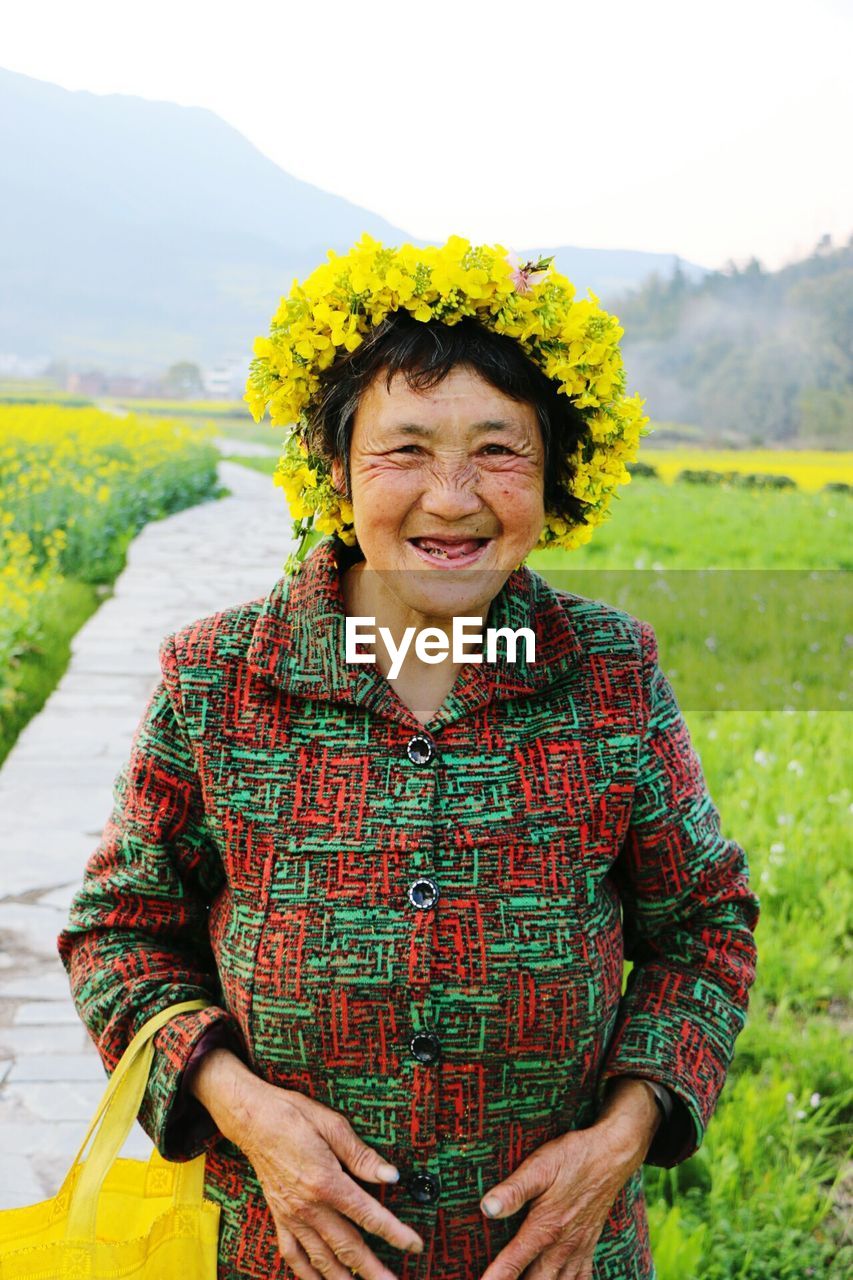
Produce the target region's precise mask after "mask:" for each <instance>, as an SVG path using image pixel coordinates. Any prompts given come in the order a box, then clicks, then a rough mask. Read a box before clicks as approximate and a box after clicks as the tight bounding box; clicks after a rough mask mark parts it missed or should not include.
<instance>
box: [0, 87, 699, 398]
mask: <svg viewBox="0 0 853 1280" xmlns="http://www.w3.org/2000/svg"><path fill="white" fill-rule="evenodd" d="M0 154H2V165H0V278H2V281H3V288H2V291H0V353H2V352H12V353H16V354H18V355H21V356H35V355H39V354H45V355H47V356H52V357H54V358H57V359H64V360H67V361H69V362H71V363H76V364H80V363H83V362H91V363H93V364H96V365H99V366H100V367H102V368H104V369H119V368H130V369H134V370H135V371H137V372H140V373H143V372H154V371H156V370H157V369H161V368H163V367H164V366H165V365H167V364H169V363H171V362H172V361H175V360H180V359H189V360H194V361H196V362H198V363H202V364H209V363H213V362H216V361H217V360H219V359H221V358H222V357H223V356H227V355H233V354H234V353H240V352H242V351H246V353H247V355H248V354H250V351H251V341H252V338H253V337H254V335H255V334H256V333H261V332H266V328H267V325H268V323H269V317H270V315H271V314H272V311H273V309H274V307H275V305H276V302H277V300H278V298H279V296H280V295H281V294H282V293H286V292H287V291H288V290H289V288H290V285H291V282H292V279H293V277H294V276H301V275H303V274H305V273H306V272H307V271H309V270H310V269H311V268H312V267H314V266H315V265H316V264H317V263H318V262H320V261H322V260H323V259H324V257H325V254H326V250H327V249H329V248H335V249H337V250H339V251H344V250H346V249H347V248H349V246H350V245H352V244H353V243H354V242H355V241H356V240H357V239H358V237H359V236H360V235H361V233H362V231H369V232H370V233H371V234H372V235H375V236H377V237H379V238H380V239H382V240H385V241H386V242H389V243H395V242H399V241H401V240H404V239H406V240H411V239H412V237H411V236H410V235H408V234H407V233H406V232H405V231H403V230H401V229H400V228H398V227H394V226H392V225H391V224H390V223H388V222H387V221H386V220H385V219H383V218H381V217H380V216H379V215H378V214H376V213H371V212H369V211H367V210H365V209H361V208H359V207H358V206H356V205H354V204H351V203H350V202H349V201H347V200H344V199H342V198H341V197H339V196H335V195H331V194H329V193H328V192H326V191H321V190H320V189H319V188H318V187H314V186H311V185H310V184H309V183H306V182H301V181H299V180H298V179H296V178H294V177H292V176H291V175H290V174H288V173H285V172H284V171H283V170H282V169H280V168H279V167H278V166H277V165H276V164H274V163H273V162H272V161H271V160H269V159H268V158H267V157H266V156H264V155H263V154H262V153H261V152H260V151H258V150H257V148H256V147H254V146H253V145H252V144H251V143H250V142H248V141H247V139H246V138H244V137H243V136H242V134H240V133H238V132H237V130H236V129H233V128H232V127H231V126H230V125H228V124H226V123H225V122H224V121H223V120H221V119H220V118H219V117H218V116H217V115H215V114H214V113H213V112H211V111H207V110H203V109H201V108H194V107H193V108H191V107H181V106H177V105H176V104H174V103H168V102H153V101H149V100H147V99H144V98H137V97H129V96H125V95H119V94H110V95H97V94H92V93H86V92H73V93H72V92H69V91H68V90H66V89H62V88H60V87H59V86H57V85H53V84H47V83H45V82H43V81H40V80H34V79H32V78H30V77H29V76H23V75H19V74H17V73H16V72H12V71H6V70H2V69H0ZM460 233H461V234H464V229H462V228H460ZM421 243H423V242H421ZM522 252H523V251H522ZM530 252H531V254H532V253H536V254H539V253H542V252H549V253H550V252H553V253H555V254H556V258H557V265H558V266H559V268H560V270H562V271H564V272H565V273H566V274H567V275H568V276H569V277H570V278H571V279H572V280H573V281H574V283H575V284H576V286H577V287H578V290H579V292H581V293H582V294H585V293H586V289H587V287H591V288H592V289H593V290H594V291H595V292H596V294H598V295H599V297H601V298H602V299H603V300H605V301H606V300H607V298H608V297H609V296H611V295H613V294H614V293H616V292H621V291H623V290H626V289H631V288H634V287H636V286H637V285H638V284H639V283H640V282H641V281H642V280H644V279H645V278H647V277H648V276H649V275H650V273H651V272H653V271H657V272H658V273H659V274H660V275H663V276H668V275H670V274H671V273H672V270H673V267H674V264H675V261H676V260H675V258H674V257H673V256H672V255H665V254H650V253H641V252H634V251H631V250H625V251H615V250H596V249H574V248H557V249H556V250H554V249H545V248H537V249H534V250H531V251H530ZM682 269H683V270H684V272H685V273H686V274H687V275H688V277H690V278H693V277H696V276H701V275H702V274H703V272H704V268H702V267H697V266H694V265H693V264H689V263H688V264H682Z"/></svg>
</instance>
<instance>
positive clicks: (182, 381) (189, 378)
mask: <svg viewBox="0 0 853 1280" xmlns="http://www.w3.org/2000/svg"><path fill="white" fill-rule="evenodd" d="M163 390H164V392H165V393H166V395H167V396H174V397H176V398H177V399H180V400H190V399H192V397H193V396H200V395H201V394H202V393H203V392H204V383H203V381H202V377H201V370H200V369H199V367H198V365H197V364H193V363H192V362H191V361H190V360H179V361H178V363H177V364H173V365H171V366H170V368H169V369H167V371H166V376H165V377H164V379H163Z"/></svg>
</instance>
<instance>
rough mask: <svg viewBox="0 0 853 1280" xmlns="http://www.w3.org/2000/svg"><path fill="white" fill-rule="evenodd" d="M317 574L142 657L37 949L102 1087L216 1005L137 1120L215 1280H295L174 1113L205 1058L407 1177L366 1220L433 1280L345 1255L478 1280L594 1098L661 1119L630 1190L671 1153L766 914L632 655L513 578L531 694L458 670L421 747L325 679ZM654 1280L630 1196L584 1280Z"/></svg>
mask: <svg viewBox="0 0 853 1280" xmlns="http://www.w3.org/2000/svg"><path fill="white" fill-rule="evenodd" d="M338 547H339V544H336V543H334V542H332V541H326V542H323V543H321V544H320V546H319V547H318V548H317V549H316V550H315V551H314V552H313V553H312V555H311V556H310V557H309V558H308V559H307V560H306V562H305V564H304V565H303V566H302V569H301V571H300V572H299V573H297V575H296V576H295V577H294V578H292V579H291V578H289V577H287V576H284V577H282V578H280V579H279V580H278V581H277V582H276V583H275V585H274V586H273V588H272V590H271V591H270V593H269V594H268V595H267V596H266V597H262V598H260V599H256V600H252V601H249V602H247V603H245V604H241V605H238V606H235V607H233V608H229V609H225V610H223V611H221V612H219V613H216V614H213V615H211V616H209V617H205V618H201V619H199V620H197V621H195V622H192V623H190V624H189V625H187V626H185V627H183V628H182V629H180V630H178V631H177V632H176V633H175V634H174V635H169V636H167V637H166V638H165V639H164V641H163V642H162V645H161V649H160V662H161V673H162V677H161V679H160V681H159V683H158V684H157V687H156V689H155V690H154V692H153V694H152V696H151V698H150V700H149V702H148V705H147V707H146V708H145V711H144V713H143V715H142V719H141V722H140V724H139V726H138V728H137V731H136V734H135V736H134V740H133V745H132V749H131V752H130V756H129V760H128V762H127V763H126V765H125V767H124V768H123V769H122V770H121V771H120V773H119V774H118V776H117V778H116V781H115V784H114V788H113V796H114V804H113V808H112V812H111V814H110V816H109V818H108V820H107V822H106V825H105V828H104V832H103V835H102V837H101V840H100V842H99V844H98V846H97V848H96V849H95V851H94V852H93V854H92V856H91V858H90V860H89V863H88V865H87V867H86V871H85V878H84V881H83V884H82V887H81V889H80V890H79V892H78V893H77V895H76V897H75V899H74V902H73V904H72V907H71V911H70V917H69V920H68V924H67V926H66V928H65V929H64V930H63V932H62V934H61V935H60V938H59V949H60V954H61V957H62V960H63V963H64V964H65V966H66V968H67V971H68V974H69V976H70V980H71V987H72V992H73V997H74V1000H75V1002H76V1006H77V1009H78V1010H79V1013H80V1016H81V1018H82V1019H83V1021H84V1022H85V1024H86V1026H87V1027H88V1029H89V1031H90V1034H91V1035H92V1037H93V1038H94V1040H95V1042H96V1044H97V1046H98V1049H99V1051H100V1053H101V1056H102V1058H103V1061H104V1064H105V1066H106V1068H107V1069H108V1070H112V1069H113V1068H114V1067H115V1064H116V1062H117V1061H118V1059H119V1057H120V1055H121V1053H122V1051H123V1050H124V1048H125V1046H126V1045H127V1044H128V1042H129V1040H130V1039H131V1037H132V1035H133V1034H134V1032H135V1030H137V1029H138V1028H139V1027H140V1026H141V1025H142V1023H143V1022H144V1021H145V1020H146V1019H147V1018H148V1017H150V1016H151V1014H153V1013H155V1012H157V1011H158V1010H159V1009H161V1008H163V1007H165V1006H167V1005H169V1004H172V1003H174V1002H177V1001H180V1000H187V999H191V998H195V997H199V996H203V997H206V998H207V999H209V1000H210V1002H211V1004H210V1006H209V1008H207V1009H205V1010H203V1011H202V1012H200V1013H192V1014H185V1015H183V1016H181V1017H178V1018H176V1019H174V1020H173V1021H172V1022H171V1023H170V1024H168V1025H167V1027H166V1028H164V1029H163V1030H162V1031H161V1032H160V1033H159V1035H158V1037H157V1040H156V1042H155V1044H156V1053H155V1060H154V1067H153V1069H152V1074H151V1078H150V1081H149V1086H148V1090H147V1093H146V1097H145V1101H144V1104H143V1109H142V1112H141V1117H140V1118H141V1120H142V1123H143V1125H144V1127H145V1128H146V1130H147V1132H148V1133H149V1134H150V1135H151V1137H152V1139H153V1140H154V1142H155V1143H156V1145H157V1147H158V1148H159V1150H160V1151H161V1152H162V1153H163V1154H164V1155H165V1156H167V1157H169V1158H172V1159H177V1160H181V1159H188V1158H190V1157H192V1156H194V1155H196V1154H198V1153H199V1152H200V1151H202V1150H203V1151H205V1152H206V1153H207V1161H206V1186H207V1194H208V1195H209V1196H210V1197H211V1198H213V1199H215V1200H217V1201H218V1202H219V1203H220V1205H221V1208H222V1215H221V1237H220V1277H221V1278H222V1280H237V1278H238V1277H240V1278H242V1277H257V1278H258V1280H283V1278H289V1277H291V1276H292V1274H293V1273H292V1272H291V1271H290V1269H289V1268H288V1267H287V1265H286V1264H285V1263H284V1262H283V1260H282V1259H281V1258H280V1256H279V1254H278V1251H277V1248H276V1238H275V1231H274V1228H273V1224H272V1218H271V1215H270V1212H269V1210H268V1208H267V1206H266V1202H265V1200H264V1197H263V1193H262V1191H261V1188H260V1186H259V1184H258V1181H257V1178H256V1177H255V1175H254V1172H253V1170H252V1168H251V1166H250V1165H249V1163H248V1161H247V1160H246V1159H245V1157H244V1156H243V1155H242V1153H241V1152H240V1151H239V1150H238V1148H237V1147H235V1146H234V1145H233V1144H232V1143H230V1142H229V1141H227V1140H226V1139H225V1138H224V1137H223V1136H222V1135H220V1134H219V1133H217V1131H216V1129H215V1127H214V1126H213V1123H212V1121H210V1119H209V1117H207V1114H206V1113H205V1112H204V1111H203V1110H202V1108H201V1107H200V1105H199V1104H198V1103H197V1102H196V1101H195V1099H193V1098H191V1096H190V1095H188V1091H187V1090H186V1089H185V1088H183V1089H182V1083H183V1080H184V1072H185V1070H186V1067H187V1064H188V1063H189V1061H190V1058H191V1057H192V1055H193V1051H194V1049H195V1048H196V1047H197V1046H198V1045H199V1043H200V1041H201V1040H202V1037H203V1036H205V1033H206V1032H207V1031H208V1029H209V1028H212V1027H217V1028H218V1029H219V1033H220V1034H221V1035H222V1036H223V1037H226V1038H227V1039H228V1041H229V1042H230V1043H231V1044H232V1045H233V1046H234V1048H235V1050H236V1051H237V1052H239V1053H240V1054H241V1055H242V1056H243V1057H244V1059H245V1060H246V1061H247V1062H248V1063H249V1065H250V1066H251V1068H252V1069H253V1070H254V1071H255V1072H256V1073H257V1074H258V1075H260V1076H262V1077H263V1078H264V1079H265V1080H267V1081H270V1082H272V1083H273V1084H276V1085H280V1086H282V1087H283V1088H286V1089H297V1090H300V1091H301V1092H304V1093H306V1094H308V1095H310V1096H311V1097H313V1098H316V1099H318V1100H319V1101H321V1102H323V1103H325V1104H326V1105H327V1106H330V1107H333V1108H335V1109H336V1110H339V1111H341V1112H342V1113H343V1114H344V1115H345V1116H346V1117H347V1119H348V1120H349V1121H350V1122H351V1124H352V1125H353V1127H354V1128H355V1130H356V1132H357V1133H358V1134H359V1135H360V1136H361V1137H362V1138H363V1139H364V1140H365V1141H366V1142H368V1143H370V1144H371V1145H372V1146H374V1147H375V1148H376V1149H377V1150H378V1151H379V1152H380V1153H381V1154H382V1155H383V1156H385V1157H386V1158H387V1159H388V1160H390V1161H392V1162H393V1163H394V1164H396V1165H397V1166H398V1167H399V1168H400V1170H401V1172H402V1178H401V1181H400V1183H398V1184H395V1185H393V1186H382V1187H377V1186H376V1185H375V1184H369V1186H368V1189H369V1190H370V1192H371V1193H372V1194H374V1195H377V1196H378V1197H379V1198H380V1199H381V1200H382V1201H383V1202H384V1203H386V1204H387V1205H388V1206H389V1207H390V1208H391V1209H392V1211H393V1212H394V1213H396V1214H397V1215H398V1216H399V1217H400V1218H402V1219H403V1220H405V1221H408V1222H410V1223H411V1224H412V1225H413V1226H414V1227H415V1228H416V1229H417V1230H418V1231H419V1232H420V1233H421V1234H422V1235H423V1236H424V1239H425V1241H426V1245H427V1247H426V1249H425V1251H424V1253H423V1254H422V1255H421V1256H419V1257H418V1256H415V1255H408V1254H402V1253H400V1252H399V1251H397V1250H394V1249H392V1248H391V1247H390V1246H387V1245H386V1244H385V1243H384V1242H383V1241H381V1240H379V1239H378V1238H375V1237H370V1243H371V1245H372V1246H373V1247H374V1249H375V1251H376V1252H377V1254H378V1255H379V1256H380V1257H381V1258H382V1260H383V1261H384V1262H386V1263H387V1265H389V1266H390V1267H391V1269H392V1270H395V1271H396V1273H397V1274H398V1275H400V1276H401V1277H402V1278H403V1280H477V1278H478V1277H479V1276H481V1275H482V1273H483V1271H484V1270H485V1268H486V1266H487V1265H488V1263H489V1261H490V1260H491V1259H492V1258H493V1257H494V1256H495V1254H496V1253H497V1252H498V1251H499V1250H500V1249H501V1248H502V1247H503V1245H504V1244H505V1243H506V1242H507V1241H508V1240H509V1239H510V1237H511V1236H512V1235H514V1234H515V1232H516V1231H517V1230H518V1227H519V1226H520V1223H521V1221H522V1220H523V1216H524V1212H525V1211H524V1210H522V1211H521V1213H520V1214H517V1215H515V1216H514V1217H512V1218H507V1219H500V1220H494V1221H491V1220H488V1219H486V1218H485V1217H484V1215H483V1214H482V1212H481V1210H480V1208H479V1201H480V1197H481V1196H482V1195H483V1194H484V1193H485V1191H486V1190H488V1188H489V1187H491V1186H493V1185H494V1184H495V1183H497V1182H499V1181H501V1180H502V1179H504V1178H505V1177H507V1175H508V1174H509V1173H510V1172H511V1171H512V1170H513V1169H514V1168H515V1167H516V1166H517V1165H518V1164H519V1163H520V1161H521V1160H523V1159H524V1158H525V1157H526V1156H527V1155H528V1154H530V1153H531V1152H532V1151H533V1150H535V1149H536V1148H537V1147H539V1146H541V1145H542V1143H544V1142H546V1141H548V1140H549V1139H551V1138H554V1137H556V1136H557V1135H559V1134H561V1133H564V1132H565V1131H566V1130H570V1129H578V1128H583V1127H585V1126H588V1125H590V1124H592V1123H593V1122H594V1120H595V1119H596V1116H597V1114H598V1112H599V1109H600V1107H601V1104H602V1100H603V1097H604V1092H605V1089H606V1083H607V1081H608V1080H609V1079H611V1078H613V1077H615V1076H619V1075H635V1076H642V1077H646V1078H647V1079H649V1080H653V1081H656V1082H659V1083H660V1084H662V1085H664V1086H666V1088H667V1089H668V1090H669V1091H670V1093H671V1095H672V1098H673V1100H674V1109H673V1114H672V1116H671V1118H670V1120H669V1121H667V1122H665V1123H664V1124H662V1125H661V1127H660V1128H659V1130H658V1132H657V1134H656V1136H655V1139H654V1141H653V1144H652V1147H651V1148H650V1151H649V1153H648V1157H647V1161H646V1163H648V1164H652V1165H655V1164H656V1165H663V1166H671V1165H674V1164H677V1163H680V1162H681V1161H683V1160H686V1159H687V1158H688V1157H689V1156H690V1155H692V1154H693V1153H694V1152H695V1151H696V1150H697V1149H698V1147H699V1146H700V1144H701V1142H702V1139H703V1136H704V1133H705V1129H706V1126H707V1125H708V1122H709V1120H710V1118H711V1116H712V1114H713V1111H714V1108H715V1105H716V1102H717V1099H718V1097H719V1094H720V1091H721V1089H722V1086H723V1083H724V1081H725V1077H726V1073H727V1070H728V1067H729V1064H730V1061H731V1058H732V1054H733V1050H734V1044H735V1040H736V1037H737V1036H738V1034H739V1032H740V1031H741V1029H742V1027H743V1025H744V1021H745V1018H746V1012H747V1005H748V991H749V988H750V986H751V984H752V982H753V980H754V976H755V964H756V947H755V941H754V931H755V926H756V923H757V920H758V910H759V901H758V898H757V897H756V896H755V894H754V893H753V892H752V891H751V889H750V886H749V880H748V866H747V858H746V855H745V853H744V850H743V849H742V848H741V847H740V846H739V845H738V844H737V843H735V841H734V840H732V839H728V838H726V837H725V836H724V835H723V834H722V832H721V829H720V818H719V813H718V811H717V809H716V808H715V806H714V804H713V802H712V799H711V797H710V795H709V793H708V789H707V786H706V783H705V780H704V777H703V773H702V768H701V764H700V761H699V758H698V756H697V754H696V751H695V749H694V748H693V746H692V744H691V741H690V738H689V735H688V730H687V727H686V724H685V721H684V718H683V716H682V714H681V712H680V710H679V707H678V705H677V703H676V700H675V697H674V695H673V691H672V688H671V686H670V683H669V682H668V680H667V678H666V676H665V675H664V674H663V672H662V670H661V667H660V665H659V663H658V654H657V646H656V641H655V635H654V632H653V630H652V628H651V626H650V625H649V624H648V623H642V622H640V621H638V620H637V619H635V618H634V617H632V616H631V615H629V614H627V613H625V612H622V611H620V610H618V609H616V608H613V607H611V606H608V605H605V604H602V603H599V602H597V601H593V600H589V599H585V598H583V597H581V596H576V595H572V594H567V593H563V592H558V591H555V590H553V589H552V588H551V587H549V586H548V584H547V583H546V582H545V581H544V580H543V579H542V578H541V577H539V576H538V575H537V574H535V573H533V572H532V571H531V570H529V569H527V568H521V569H519V570H516V571H515V572H514V573H513V574H512V575H511V576H510V578H509V579H508V581H507V583H506V585H505V587H504V589H503V590H502V592H501V593H500V595H499V596H498V597H497V598H496V599H495V601H493V604H492V609H491V613H490V616H489V620H488V621H489V625H491V626H510V627H511V628H513V629H517V628H519V627H521V626H528V627H531V628H533V629H534V631H535V634H536V637H537V649H536V659H535V662H530V663H528V662H527V661H526V660H525V654H524V647H523V646H521V649H520V651H519V653H518V654H517V655H516V656H517V657H518V658H519V661H518V662H516V663H515V664H514V665H513V664H510V663H509V662H508V661H507V660H506V655H505V654H502V653H499V655H498V658H497V660H496V661H495V662H494V663H485V662H484V663H482V664H480V665H476V664H468V665H466V666H465V667H463V669H462V671H461V673H460V675H459V678H458V680H457V682H456V684H455V686H454V688H453V690H452V691H451V693H450V695H449V697H448V698H447V700H446V701H445V703H444V704H443V706H442V707H441V709H440V710H439V712H438V713H437V714H436V715H435V717H434V718H433V720H432V721H430V723H429V724H428V725H427V726H426V727H424V726H423V725H421V724H420V723H419V722H418V721H417V720H416V719H415V718H414V717H413V716H412V714H411V713H410V712H409V711H408V710H407V708H406V707H405V706H404V705H403V704H402V703H401V702H400V700H399V699H398V698H397V696H396V695H395V693H394V691H393V689H392V687H391V686H390V684H389V683H388V682H387V681H386V680H385V679H384V678H383V677H382V675H381V674H380V673H379V671H378V669H377V668H376V667H374V666H365V665H354V664H351V665H347V663H346V662H345V660H344V652H345V651H344V609H343V603H342V598H341V592H340V585H339V573H340V567H339V564H338V562H337V558H336V557H337V554H338V551H337V550H336V548H338ZM416 739H421V741H420V742H418V741H413V740H416ZM626 960H628V961H632V962H633V966H632V967H631V969H630V972H629V973H628V975H627V982H626V983H623V972H624V962H625V961H626ZM623 985H624V987H625V989H624V990H623ZM208 1043H209V1040H208ZM365 1185H368V1184H365ZM654 1275H655V1271H654V1264H653V1261H652V1258H651V1254H650V1250H649V1238H648V1221H647V1216H646V1203H645V1198H644V1192H643V1178H642V1169H638V1170H637V1171H636V1173H635V1174H634V1175H633V1176H632V1177H631V1178H630V1179H629V1180H628V1182H627V1183H626V1184H625V1186H624V1187H623V1189H622V1191H621V1192H620V1194H619V1195H618V1197H617V1198H616V1200H615V1201H614V1204H613V1206H612V1209H611V1212H610V1215H609V1217H608V1219H607V1222H606V1224H605V1227H604V1230H603V1233H602V1235H601V1239H600V1241H599V1244H598V1247H597V1249H596V1254H595V1271H594V1276H595V1280H650V1278H651V1277H654Z"/></svg>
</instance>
